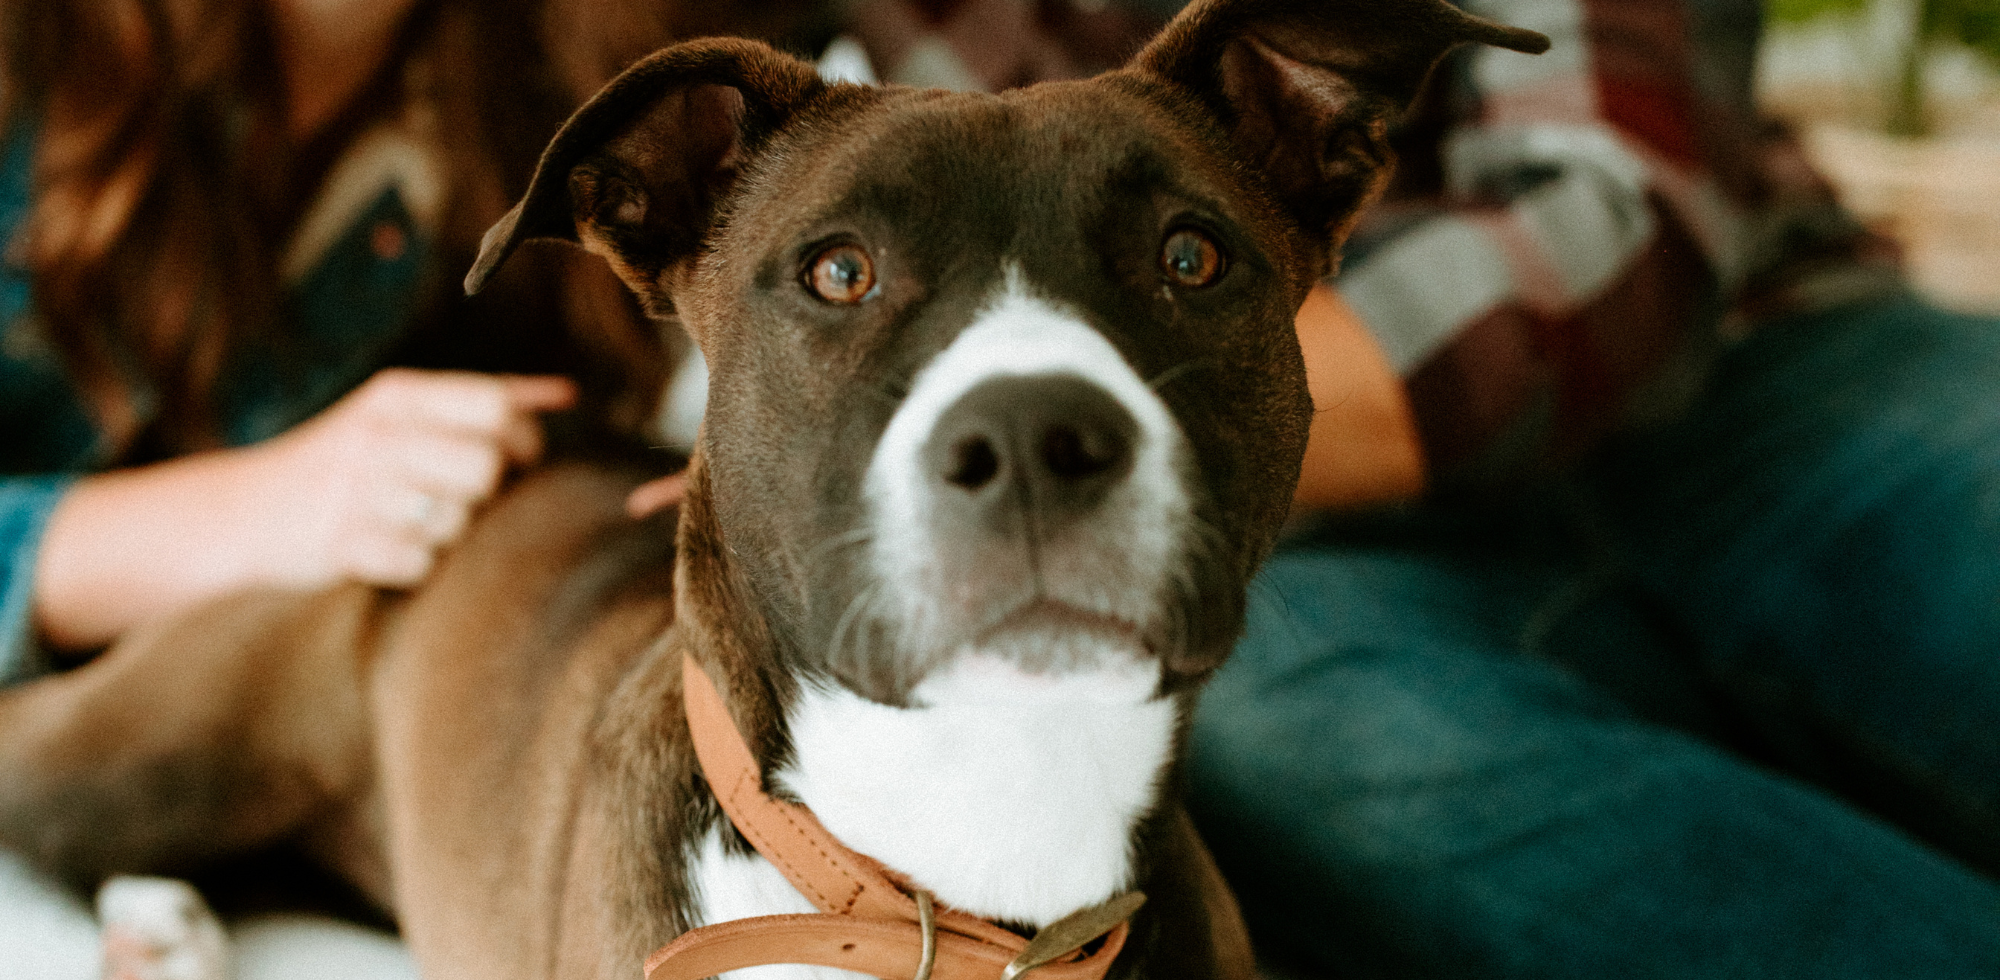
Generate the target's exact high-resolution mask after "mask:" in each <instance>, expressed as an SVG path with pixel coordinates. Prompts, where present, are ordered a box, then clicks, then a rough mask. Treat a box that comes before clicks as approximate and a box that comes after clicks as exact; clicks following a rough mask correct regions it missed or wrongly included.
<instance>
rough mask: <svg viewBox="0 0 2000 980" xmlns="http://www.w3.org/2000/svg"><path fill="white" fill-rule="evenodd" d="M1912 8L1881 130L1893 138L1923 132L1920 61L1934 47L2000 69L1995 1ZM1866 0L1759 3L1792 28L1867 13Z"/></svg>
mask: <svg viewBox="0 0 2000 980" xmlns="http://www.w3.org/2000/svg"><path fill="white" fill-rule="evenodd" d="M1907 2H1913V3H1915V4H1916V5H1917V10H1916V14H1917V16H1916V29H1915V30H1914V31H1913V32H1911V37H1910V38H1909V41H1908V42H1907V43H1906V44H1905V45H1904V47H1903V53H1902V60H1901V63H1900V64H1899V65H1898V68H1897V72H1896V77H1895V79H1894V83H1893V84H1894V88H1893V89H1892V91H1891V93H1890V100H1889V105H1890V110H1889V118H1888V121H1887V122H1886V124H1885V125H1886V127H1887V129H1888V130H1889V131H1890V132H1892V133H1896V134H1898V135H1903V136H1921V135H1924V134H1925V133H1926V132H1928V131H1929V128H1930V126H1929V120H1928V119H1926V118H1925V115H1924V61H1925V59H1926V57H1928V55H1929V54H1930V52H1931V50H1932V49H1933V48H1934V47H1936V45H1937V44H1939V43H1940V42H1955V43H1958V44H1962V45H1965V46H1966V47H1968V48H1971V49H1972V50H1974V51H1977V52H1979V53H1980V54H1982V55H1985V56H1986V57H1987V58H1989V59H1992V60H1993V61H1994V63H1995V64H1996V65H2000V0H1907ZM1868 3H1869V0H1765V9H1766V10H1767V11H1768V12H1769V13H1770V16H1771V19H1772V20H1773V21H1776V22H1778V23H1790V24H1797V23H1803V22H1805V21H1809V20H1815V19H1818V18H1820V17H1830V16H1852V15H1855V14H1859V13H1861V12H1862V11H1864V10H1866V9H1867V8H1868Z"/></svg>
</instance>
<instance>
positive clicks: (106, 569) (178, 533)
mask: <svg viewBox="0 0 2000 980" xmlns="http://www.w3.org/2000/svg"><path fill="white" fill-rule="evenodd" d="M257 452H258V450H255V449H250V450H230V451H223V452H213V453H203V454H200V455H197V456H191V457H187V458H184V459H180V460H175V461H173V462H170V463H163V464H159V465H155V466H148V467H143V468H139V469H133V470H123V471H119V472H113V473H106V474H102V475H99V476H93V477H87V478H85V479H82V480H79V481H78V482H77V483H76V484H75V485H74V486H73V487H72V488H71V490H70V492H69V493H68V494H66V495H65V496H64V497H63V499H62V501H61V502H60V503H59V504H57V506H56V508H55V511H54V512H53V513H52V514H51V515H50V517H49V523H48V527H47V530H46V531H44V532H43V535H42V542H41V548H40V551H39V554H38V557H37V560H36V568H35V622H36V625H37V626H38V627H39V629H40V631H41V634H42V637H43V638H44V639H45V640H46V641H48V642H49V643H50V644H52V645H54V646H57V647H61V648H67V649H87V648H90V647H94V646H99V645H102V644H104V643H106V642H109V641H110V640H112V639H114V638H116V637H117V636H119V635H120V634H122V633H124V632H125V631H126V630H127V629H129V628H130V627H132V626H134V625H137V624H138V623H141V622H145V621H148V620H150V619H155V618H158V617H161V616H164V615H168V614H170V613H172V612H175V611H177V610H180V609H185V608H188V607H189V606H192V605H194V604H196V603H198V602H201V601H202V600H205V599H208V598H212V597H214V596H217V595H221V594H223V593H225V592H229V591H231V590H233V589H236V588H240V587H243V586H245V585H248V584H250V583H252V582H255V581H259V580H261V579H265V578H269V577H271V571H272V570H270V569H266V568H264V567H262V565H263V564H264V562H265V559H266V556H265V555H264V554H263V549H260V548H258V547H256V542H255V541H254V540H253V539H252V534H251V533H250V532H251V531H252V529H255V528H256V526H257V525H258V524H259V523H260V521H259V520H258V518H259V516H260V515H259V514H258V511H259V502H258V500H257V496H258V494H257V487H256V484H257V483H258V482H259V481H258V480H257V478H256V476H257V466H256V461H255V459H254V455H255V454H256V453H257Z"/></svg>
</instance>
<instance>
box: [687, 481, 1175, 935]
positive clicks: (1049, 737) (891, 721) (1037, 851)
mask: <svg viewBox="0 0 2000 980" xmlns="http://www.w3.org/2000/svg"><path fill="white" fill-rule="evenodd" d="M707 493H708V487H707V485H706V480H705V476H704V475H703V474H702V472H701V470H700V468H699V466H696V467H694V468H693V471H692V475H691V479H690V481H689V498H688V501H687V503H686V504H685V505H684V509H683V512H682V529H681V549H680V556H679V561H680V563H681V568H680V573H679V574H678V575H677V576H676V577H677V579H678V584H677V588H679V589H681V590H683V592H682V594H681V596H680V600H681V603H682V606H681V613H680V629H681V630H682V631H683V635H684V636H686V637H687V638H688V641H689V642H690V643H691V644H693V645H695V646H696V647H697V653H696V656H697V659H698V660H701V661H703V663H704V666H706V667H707V668H708V669H710V670H711V671H712V672H713V676H715V677H716V679H717V681H718V682H719V686H720V687H721V688H722V690H723V691H724V698H725V699H726V700H728V701H729V702H731V707H732V712H733V714H734V716H735V717H736V718H737V720H738V725H739V727H740V728H741V729H742V731H743V736H744V738H745V740H746V741H747V742H748V743H749V745H750V747H751V751H752V753H753V754H755V755H757V756H758V758H759V759H761V760H765V768H766V770H767V772H766V775H767V779H768V781H769V785H771V787H772V788H773V790H775V791H776V792H778V793H780V794H781V795H789V796H793V797H796V798H797V799H798V800H799V801H800V802H802V803H804V804H805V805H806V806H807V807H808V808H810V809H811V810H812V811H813V812H814V813H815V815H817V816H818V818H819V820H820V822H821V823H822V824H824V825H825V826H826V828H827V829H828V830H829V831H831V832H832V833H833V834H834V835H835V836H836V837H838V838H840V840H841V841H842V842H844V843H845V844H846V845H847V846H848V847H850V848H852V849H854V850H856V851H859V852H861V853H863V854H866V855H868V856H870V857H872V858H874V859H876V860H878V861H880V862H882V863H883V864H884V865H886V866H888V867H889V868H890V869H891V870H892V871H894V872H896V873H897V874H899V875H901V876H903V877H905V878H907V879H908V880H909V881H910V883H911V884H912V885H914V886H916V887H920V888H924V889H926V890H928V891H930V892H932V893H933V894H934V895H936V896H937V898H938V899H939V900H940V901H942V902H944V903H945V904H947V905H949V906H952V907H954V908H958V909H960V910H963V911H966V912H970V913H972V914H974V915H979V916H982V917H985V918H990V919H994V920H997V921H1003V922H1010V923H1016V924H1019V925H1022V926H1028V927H1034V928H1039V927H1041V926H1043V925H1046V924H1048V923H1049V922H1053V921H1055V920H1057V919H1060V918H1062V917H1064V916H1066V915H1068V914H1070V913H1072V912H1074V911H1076V910H1077V909H1079V908H1083V907H1086V906H1090V905H1094V904H1097V903H1099V902H1102V901H1104V900H1105V899H1108V898H1110V897H1112V896H1113V895H1116V894H1118V893H1119V892H1121V891H1124V890H1126V889H1128V888H1130V887H1132V886H1133V885H1134V883H1135V876H1136V868H1135V865H1134V862H1135V847H1134V839H1135V835H1136V833H1137V832H1138V828H1139V826H1140V824H1141V821H1142V820H1143V819H1144V818H1145V817H1146V816H1147V815H1149V814H1150V813H1151V811H1152V810H1153V807H1154V805H1155V803H1156V802H1157V800H1158V798H1159V791H1160V784H1161V782H1162V779H1163V778H1164V771H1165V769H1166V766H1167V762H1168V760H1169V758H1170V757H1171V755H1172V752H1173V747H1174V738H1175V732H1176V730H1177V724H1178V702H1177V701H1176V700H1175V699H1172V698H1167V697H1160V696H1158V693H1157V691H1158V686H1159V673H1158V666H1157V664H1156V663H1154V662H1150V661H1148V662H1138V661H1131V662H1124V661H1118V660H1115V659H1110V658H1107V662H1108V663H1111V664H1113V666H1104V667H1100V668H1099V669H1096V670H1092V671H1088V672H1079V673H1074V674H1069V675H1064V676H1059V677H1036V676H1030V675H1025V674H1022V673H1020V672H1019V671H1018V670H1016V669H1014V668H1013V667H1011V666H1010V665H1008V664H1006V663H1005V662H1003V661H1000V660H998V659H995V658H987V657H982V656H980V655H978V654H977V653H976V652H973V653H968V654H966V655H962V656H960V657H959V658H958V659H956V660H954V661H951V662H949V663H948V664H947V666H946V667H944V668H943V669H940V670H939V671H937V672H936V673H935V674H934V675H933V676H931V677H930V678H928V679H926V680H925V681H924V682H923V683H921V684H920V685H919V686H918V687H917V688H916V689H915V690H914V691H913V692H912V693H913V697H912V699H911V701H912V704H911V705H910V706H909V707H892V706H889V705H885V704H880V703H877V702H874V701H870V700H868V699H866V698H863V697H861V696H860V695H858V694H855V693H854V692H852V691H850V690H848V689H846V688H844V687H841V686H840V685H838V684H837V683H835V682H833V681H832V680H830V679H817V678H808V679H801V678H796V677H788V676H782V671H781V670H780V668H779V667H778V666H777V665H776V664H775V662H774V660H773V658H771V657H769V656H760V655H759V654H758V653H757V650H758V647H757V646H756V645H755V644H756V643H758V642H760V641H761V642H768V632H767V630H766V629H765V627H764V626H763V625H762V624H759V623H754V622H744V621H742V620H741V618H740V617H737V616H725V615H721V611H722V610H729V609H737V610H740V609H741V608H743V607H742V606H741V605H740V604H737V603H736V602H735V601H734V600H740V599H741V598H742V597H741V596H740V594H739V595H737V596H733V597H732V596H728V595H726V594H723V593H715V594H702V595H696V594H689V593H688V592H687V591H685V590H689V589H725V590H726V589H730V587H731V586H730V583H732V582H735V581H736V578H735V577H734V576H732V575H731V574H730V570H729V569H728V568H727V565H728V553H727V547H726V546H725V545H724V544H723V542H722V540H721V538H720V535H719V532H718V530H717V528H716V526H715V524H714V522H713V519H712V513H711V512H710V511H709V510H708V508H707ZM691 525H693V526H691ZM696 583H699V584H696ZM772 759H782V760H784V762H783V764H782V765H780V766H777V767H772V766H771V765H770V764H769V760H772ZM720 831H721V828H720V827H719V826H718V827H717V828H716V829H715V831H714V832H711V833H710V834H708V835H706V839H705V840H701V841H697V842H695V844H694V847H695V853H693V854H692V855H691V858H692V864H693V866H694V867H693V870H694V872H695V875H694V877H695V879H696V880H695V882H694V884H695V885H696V891H697V892H699V893H700V895H699V897H698V900H699V901H700V903H701V904H702V905H703V906H704V908H703V914H702V915H701V919H702V920H703V921H707V922H714V921H719V920H720V919H721V918H725V917H731V916H736V915H748V914H768V913H775V912H786V911H804V910H806V908H805V907H804V906H803V905H802V904H801V903H803V899H802V898H798V897H797V896H796V895H794V894H786V892H788V890H789V888H788V886H786V885H785V884H784V882H783V880H782V878H778V877H777V875H776V872H775V871H774V870H771V869H769V868H768V867H767V866H766V867H760V865H761V864H762V862H761V861H760V860H758V859H744V858H736V857H731V856H730V855H728V854H727V853H726V849H724V848H722V847H720V839H721V838H720ZM725 866H728V867H725ZM723 878H729V879H733V880H732V881H729V882H725V881H723V880H721V879H723ZM745 887H748V889H749V890H748V892H747V893H746V892H745V891H744V890H743V888H745Z"/></svg>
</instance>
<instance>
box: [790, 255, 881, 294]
mask: <svg viewBox="0 0 2000 980" xmlns="http://www.w3.org/2000/svg"><path fill="white" fill-rule="evenodd" d="M805 280H806V288H807V289H809V290H812V294H813V295H814V296H817V297H819V298H820V299H823V300H826V301H827V302H829V303H859V302H861V301H862V300H864V299H867V298H868V294H869V292H870V291H871V290H873V289H874V288H875V260H873V259H871V258H869V257H868V251H867V250H866V249H864V248H862V247H861V246H859V245H835V246H833V247H832V248H829V249H827V250H826V251H824V252H821V253H819V255H817V256H815V257H814V258H813V260H812V265H810V266H807V267H806V274H805Z"/></svg>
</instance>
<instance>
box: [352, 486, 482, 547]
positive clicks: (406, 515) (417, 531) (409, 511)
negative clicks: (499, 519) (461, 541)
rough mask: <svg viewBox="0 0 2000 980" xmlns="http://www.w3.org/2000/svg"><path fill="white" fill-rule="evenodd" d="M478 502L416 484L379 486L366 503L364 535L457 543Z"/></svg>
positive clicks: (424, 542) (418, 541)
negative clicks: (473, 507) (474, 504)
mask: <svg viewBox="0 0 2000 980" xmlns="http://www.w3.org/2000/svg"><path fill="white" fill-rule="evenodd" d="M474 502H475V501H472V500H469V499H467V498H465V497H461V496H457V495H454V494H449V493H441V492H434V491H429V490H425V489H424V488H422V487H419V486H416V485H414V484H409V483H402V482H391V483H389V484H387V485H384V486H380V487H377V488H376V489H375V490H374V492H373V493H372V494H371V495H370V497H369V499H368V501H367V504H366V506H367V508H368V514H367V520H366V524H365V525H364V530H363V531H362V532H361V533H362V534H363V536H381V535H387V536H390V537H399V538H406V539H408V540H410V541H413V542H417V543H419V544H422V545H425V546H429V545H435V544H444V543H447V542H450V541H453V540H456V539H457V537H458V536H459V534H460V533H462V532H463V531H464V530H465V526H466V524H467V523H468V522H469V521H470V520H471V517H472V504H473V503H474Z"/></svg>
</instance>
